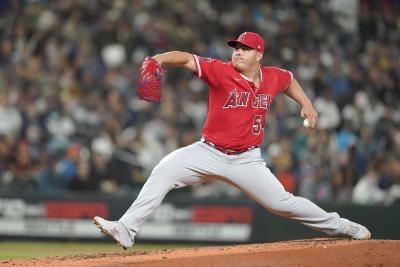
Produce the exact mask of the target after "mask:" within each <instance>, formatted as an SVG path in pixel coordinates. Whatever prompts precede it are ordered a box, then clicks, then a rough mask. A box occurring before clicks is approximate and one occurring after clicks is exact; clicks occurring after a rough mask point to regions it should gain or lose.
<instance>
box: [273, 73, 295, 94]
mask: <svg viewBox="0 0 400 267" xmlns="http://www.w3.org/2000/svg"><path fill="white" fill-rule="evenodd" d="M270 71H271V72H272V74H273V75H271V76H270V77H271V78H272V79H271V81H270V88H271V89H272V94H273V96H276V95H277V94H279V93H280V92H283V91H285V90H286V89H287V88H288V87H289V85H290V83H291V82H292V80H293V74H292V73H291V72H290V71H288V70H285V69H280V68H275V67H273V68H271V69H270Z"/></svg>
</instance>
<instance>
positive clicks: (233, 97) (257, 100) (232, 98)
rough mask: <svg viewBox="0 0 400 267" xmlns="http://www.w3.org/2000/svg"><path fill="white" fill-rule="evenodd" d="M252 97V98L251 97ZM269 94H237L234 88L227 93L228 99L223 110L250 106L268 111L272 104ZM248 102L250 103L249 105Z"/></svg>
mask: <svg viewBox="0 0 400 267" xmlns="http://www.w3.org/2000/svg"><path fill="white" fill-rule="evenodd" d="M251 96H252V97H251ZM272 98H273V97H272V95H271V94H256V95H254V94H252V93H250V92H240V94H239V93H238V92H237V89H236V88H235V89H234V90H233V91H231V92H230V93H229V96H228V99H227V100H226V102H225V105H224V107H223V108H237V107H247V106H248V105H251V106H252V107H253V108H262V109H266V110H268V108H269V106H270V104H271V102H272ZM249 100H250V103H249Z"/></svg>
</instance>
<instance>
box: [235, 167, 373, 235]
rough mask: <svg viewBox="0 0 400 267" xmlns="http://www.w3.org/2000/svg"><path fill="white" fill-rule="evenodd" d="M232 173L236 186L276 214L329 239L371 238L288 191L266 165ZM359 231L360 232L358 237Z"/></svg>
mask: <svg viewBox="0 0 400 267" xmlns="http://www.w3.org/2000/svg"><path fill="white" fill-rule="evenodd" d="M228 173H229V175H227V177H228V179H229V180H230V181H231V182H232V183H234V184H235V185H237V186H238V187H239V188H240V189H241V190H243V191H244V192H246V193H247V194H248V195H249V196H250V197H252V198H253V199H254V200H256V201H257V202H258V203H260V204H261V205H262V206H263V207H265V208H266V209H267V210H269V211H271V212H272V213H274V214H277V215H280V216H284V217H287V218H290V219H293V220H295V221H297V222H300V223H302V224H304V225H306V226H307V227H309V228H312V229H314V230H318V231H322V232H325V233H327V234H329V235H335V234H345V235H348V236H350V237H352V238H355V239H369V238H370V233H369V231H368V230H367V229H366V228H365V227H364V226H362V225H359V224H355V223H353V222H350V221H348V220H346V219H341V218H340V216H339V214H337V213H336V212H326V211H324V210H323V209H321V208H320V207H318V206H317V205H316V204H314V203H313V202H311V201H310V200H308V199H305V198H302V197H297V196H294V195H293V194H291V193H289V192H287V191H285V189H284V188H283V186H282V184H281V183H280V182H279V181H278V179H277V178H276V177H275V176H274V175H273V174H272V173H271V171H270V170H269V169H268V168H267V167H265V164H263V163H260V162H257V163H247V164H240V165H235V166H234V167H232V168H229V171H228ZM351 228H353V230H351ZM355 228H357V229H358V230H359V231H358V232H357V233H356V231H355V230H357V229H355Z"/></svg>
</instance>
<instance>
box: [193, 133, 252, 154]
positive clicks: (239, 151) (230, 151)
mask: <svg viewBox="0 0 400 267" xmlns="http://www.w3.org/2000/svg"><path fill="white" fill-rule="evenodd" d="M201 141H202V142H203V143H205V144H207V145H209V146H210V147H212V148H215V149H217V150H219V151H221V152H222V153H224V154H227V155H239V154H242V153H244V152H246V151H249V150H251V149H253V148H256V147H258V146H252V147H249V148H245V149H232V148H223V147H220V146H217V145H215V144H214V143H212V142H210V141H208V140H207V139H205V138H204V137H202V138H201Z"/></svg>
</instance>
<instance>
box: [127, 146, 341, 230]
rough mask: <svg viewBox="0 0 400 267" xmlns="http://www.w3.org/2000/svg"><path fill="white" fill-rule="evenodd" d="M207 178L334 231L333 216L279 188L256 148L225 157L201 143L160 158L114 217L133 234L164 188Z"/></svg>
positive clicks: (337, 220)
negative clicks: (120, 213) (130, 200)
mask: <svg viewBox="0 0 400 267" xmlns="http://www.w3.org/2000/svg"><path fill="white" fill-rule="evenodd" d="M213 180H220V181H224V182H227V183H229V184H232V185H234V186H236V187H237V188H239V189H240V190H242V191H243V192H245V193H246V194H247V195H249V196H250V197H251V198H253V199H254V200H255V201H257V202H258V203H260V204H261V205H262V206H263V207H264V208H266V209H267V210H269V211H270V212H272V213H274V214H277V215H280V216H284V217H287V218H290V219H293V220H295V221H298V222H300V223H302V224H304V225H306V226H307V227H309V228H312V229H314V230H319V231H322V232H325V233H327V234H330V235H333V234H338V233H339V226H340V217H339V215H338V214H337V213H336V212H331V213H328V212H326V211H324V210H323V209H321V208H320V207H318V206H317V205H315V204H314V203H313V202H311V201H309V200H308V199H305V198H302V197H296V196H294V195H293V194H291V193H288V192H287V191H285V189H284V188H283V186H282V184H281V183H280V182H279V181H278V179H276V177H275V176H274V175H273V174H272V173H271V171H270V170H269V168H267V167H266V164H265V161H264V160H263V158H262V157H261V150H260V148H254V149H252V150H249V151H247V152H244V153H242V154H239V155H227V154H224V153H222V152H221V151H219V150H216V149H214V148H212V147H210V146H209V145H207V144H205V143H203V142H201V141H198V142H196V143H194V144H192V145H189V146H187V147H183V148H181V149H178V150H176V151H174V152H172V153H170V154H169V155H167V156H166V157H165V158H163V159H162V160H161V161H160V163H159V164H158V165H157V166H156V167H155V168H154V170H153V172H152V173H151V175H150V177H149V179H148V180H147V182H146V183H145V184H144V186H143V188H142V190H141V191H140V193H139V195H138V197H137V199H136V200H135V201H134V202H133V204H132V205H131V207H130V208H129V209H128V210H127V211H126V213H125V214H124V215H123V216H122V217H121V219H120V221H121V222H122V224H123V225H124V226H125V227H126V228H127V229H130V230H132V231H134V233H136V232H138V231H139V229H140V227H141V226H142V224H143V223H144V222H145V221H146V219H147V218H148V217H149V216H150V215H151V214H152V213H153V211H154V210H155V209H156V208H157V207H159V206H160V205H161V202H162V200H163V199H164V197H165V195H166V194H167V193H168V192H169V191H170V190H172V189H174V188H180V187H184V186H188V185H192V184H196V183H202V182H208V181H213ZM129 232H130V231H129ZM130 233H131V232H130ZM134 233H131V234H132V237H134V235H135V234H134Z"/></svg>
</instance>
